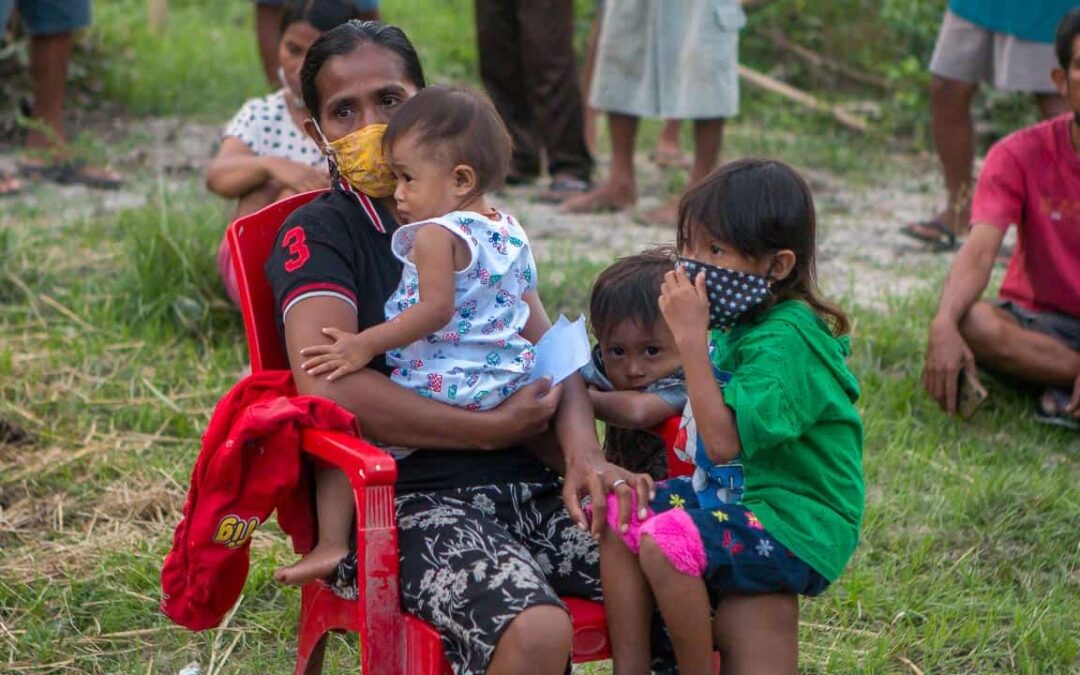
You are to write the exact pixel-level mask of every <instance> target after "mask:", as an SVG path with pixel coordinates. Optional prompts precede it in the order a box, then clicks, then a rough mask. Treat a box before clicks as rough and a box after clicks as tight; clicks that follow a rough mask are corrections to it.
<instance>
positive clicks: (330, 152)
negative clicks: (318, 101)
mask: <svg viewBox="0 0 1080 675" xmlns="http://www.w3.org/2000/svg"><path fill="white" fill-rule="evenodd" d="M309 119H310V120H311V124H312V125H313V126H314V127H315V133H317V134H319V140H320V141H322V148H321V150H322V153H323V154H324V155H326V156H327V157H330V158H333V156H334V147H333V146H332V145H330V141H328V140H326V134H324V133H323V131H322V127H320V126H319V123H318V122H316V121H315V118H314V117H311V118H309Z"/></svg>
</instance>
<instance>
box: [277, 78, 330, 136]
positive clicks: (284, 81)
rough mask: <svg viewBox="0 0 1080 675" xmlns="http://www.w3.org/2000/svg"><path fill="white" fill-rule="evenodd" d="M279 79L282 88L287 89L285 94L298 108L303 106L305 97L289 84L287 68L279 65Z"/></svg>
mask: <svg viewBox="0 0 1080 675" xmlns="http://www.w3.org/2000/svg"><path fill="white" fill-rule="evenodd" d="M277 79H278V82H279V83H281V88H282V89H284V90H285V95H286V96H288V97H289V98H291V99H292V104H293V105H294V106H295V107H297V108H303V107H304V99H303V98H301V97H300V95H299V94H297V93H296V92H295V91H293V90H292V87H290V86H289V81H288V80H287V79H285V68H284V67H282V66H278V69H277ZM319 133H320V134H321V133H322V132H321V131H320V132H319Z"/></svg>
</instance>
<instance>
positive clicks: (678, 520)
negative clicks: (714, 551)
mask: <svg viewBox="0 0 1080 675" xmlns="http://www.w3.org/2000/svg"><path fill="white" fill-rule="evenodd" d="M645 534H647V535H649V536H650V537H652V540H653V541H654V542H655V543H656V545H657V546H658V547H659V548H660V550H661V551H663V553H664V556H665V557H666V558H667V559H668V560H669V561H670V562H671V565H672V566H673V567H674V568H675V569H677V570H679V571H680V572H682V573H683V574H689V575H690V576H694V577H700V576H701V575H702V574H704V572H705V542H703V541H702V540H701V533H700V532H698V529H697V526H695V525H694V521H693V519H691V518H690V514H688V513H687V512H686V511H683V510H682V509H672V510H671V511H664V512H663V513H661V514H659V515H656V516H653V517H651V518H649V519H648V520H646V521H645V522H644V523H642V524H641V527H639V528H638V533H637V544H638V547H640V546H641V536H642V535H645ZM635 552H636V551H635Z"/></svg>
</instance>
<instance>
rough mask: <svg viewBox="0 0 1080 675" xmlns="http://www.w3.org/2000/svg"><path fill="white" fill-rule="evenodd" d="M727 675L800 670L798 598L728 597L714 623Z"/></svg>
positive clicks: (718, 607)
mask: <svg viewBox="0 0 1080 675" xmlns="http://www.w3.org/2000/svg"><path fill="white" fill-rule="evenodd" d="M713 628H714V631H715V634H714V637H715V639H716V644H717V645H719V647H720V660H721V663H723V664H724V675H732V674H734V675H748V674H750V673H763V674H764V673H768V674H769V675H773V674H775V675H784V674H786V673H790V674H791V675H794V673H796V672H797V670H798V667H799V598H798V596H795V595H787V594H781V593H777V594H769V595H729V596H725V597H724V599H722V600H721V601H720V604H718V605H717V607H716V619H715V621H714V623H713Z"/></svg>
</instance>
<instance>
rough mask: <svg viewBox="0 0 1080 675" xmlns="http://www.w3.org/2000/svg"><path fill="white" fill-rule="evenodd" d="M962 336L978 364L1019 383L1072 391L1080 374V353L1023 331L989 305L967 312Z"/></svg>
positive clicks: (1003, 312)
mask: <svg viewBox="0 0 1080 675" xmlns="http://www.w3.org/2000/svg"><path fill="white" fill-rule="evenodd" d="M960 334H961V335H963V337H964V341H965V342H967V344H968V346H969V347H970V348H971V351H972V352H973V353H974V354H975V363H977V364H978V365H980V366H985V367H987V368H990V369H991V370H995V371H997V372H1000V373H1003V374H1005V375H1009V376H1011V377H1015V378H1017V379H1019V380H1023V381H1025V382H1031V383H1033V384H1038V385H1042V386H1044V387H1060V388H1063V389H1066V390H1069V389H1071V388H1072V385H1073V383H1074V382H1075V381H1076V377H1077V375H1078V374H1080V352H1078V351H1075V350H1072V349H1069V347H1068V346H1066V345H1065V344H1064V343H1062V342H1059V341H1058V340H1055V339H1054V338H1052V337H1050V336H1049V335H1045V334H1043V333H1038V332H1036V331H1033V330H1027V329H1025V328H1022V327H1021V326H1020V324H1019V323H1017V321H1016V319H1015V318H1014V317H1013V316H1012V315H1010V314H1009V313H1008V312H1006V311H1005V310H1004V309H1001V308H1000V307H995V306H994V305H992V304H990V303H988V302H986V301H981V302H978V303H976V304H975V305H974V306H973V307H972V308H971V309H970V310H968V313H967V315H965V316H964V318H963V320H961V322H960Z"/></svg>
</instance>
